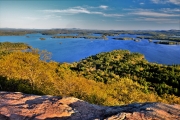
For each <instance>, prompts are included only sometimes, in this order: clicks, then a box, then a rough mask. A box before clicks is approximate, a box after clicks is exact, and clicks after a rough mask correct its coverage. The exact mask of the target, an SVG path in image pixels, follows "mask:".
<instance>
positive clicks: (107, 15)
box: [102, 14, 124, 17]
mask: <svg viewBox="0 0 180 120" xmlns="http://www.w3.org/2000/svg"><path fill="white" fill-rule="evenodd" d="M102 15H103V16H105V17H120V16H124V15H121V14H102Z"/></svg>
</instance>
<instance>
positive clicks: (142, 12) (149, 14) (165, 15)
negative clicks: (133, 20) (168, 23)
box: [129, 11, 179, 17]
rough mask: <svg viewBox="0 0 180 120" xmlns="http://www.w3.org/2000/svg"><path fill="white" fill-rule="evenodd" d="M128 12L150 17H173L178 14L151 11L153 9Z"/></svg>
mask: <svg viewBox="0 0 180 120" xmlns="http://www.w3.org/2000/svg"><path fill="white" fill-rule="evenodd" d="M129 14H134V15H140V16H151V17H175V16H179V15H178V14H168V13H160V12H153V11H137V12H132V13H129Z"/></svg>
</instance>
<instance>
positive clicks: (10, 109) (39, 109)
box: [0, 92, 180, 120]
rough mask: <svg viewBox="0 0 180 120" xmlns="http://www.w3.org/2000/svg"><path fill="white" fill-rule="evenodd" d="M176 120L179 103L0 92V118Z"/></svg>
mask: <svg viewBox="0 0 180 120" xmlns="http://www.w3.org/2000/svg"><path fill="white" fill-rule="evenodd" d="M94 119H96V120H104V119H105V120H180V105H169V104H163V103H143V104H140V103H134V104H129V105H124V106H113V107H104V106H98V105H93V104H89V103H87V102H85V101H82V100H79V99H77V98H73V97H67V98H61V97H53V96H48V95H47V96H37V95H29V94H23V93H19V92H0V120H94Z"/></svg>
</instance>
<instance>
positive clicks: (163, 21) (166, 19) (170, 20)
mask: <svg viewBox="0 0 180 120" xmlns="http://www.w3.org/2000/svg"><path fill="white" fill-rule="evenodd" d="M135 20H136V21H147V22H156V23H178V21H177V20H174V19H170V18H150V17H139V18H136V19H135Z"/></svg>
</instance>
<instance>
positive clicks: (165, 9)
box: [160, 8, 180, 13]
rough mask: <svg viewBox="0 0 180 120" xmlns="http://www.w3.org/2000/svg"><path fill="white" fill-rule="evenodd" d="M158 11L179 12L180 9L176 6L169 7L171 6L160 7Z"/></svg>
mask: <svg viewBox="0 0 180 120" xmlns="http://www.w3.org/2000/svg"><path fill="white" fill-rule="evenodd" d="M160 11H162V12H165V13H175V12H178V13H179V12H180V9H178V8H174V9H171V8H162V9H160Z"/></svg>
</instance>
